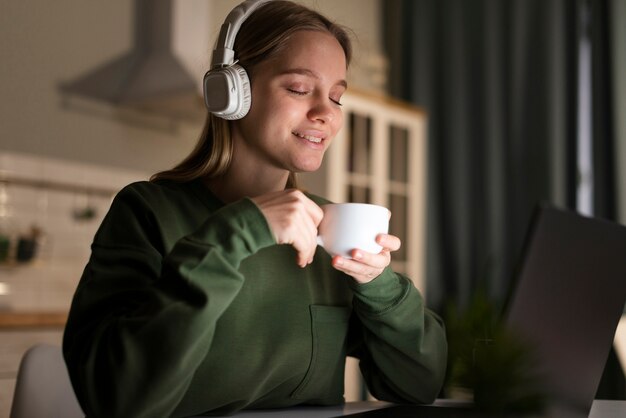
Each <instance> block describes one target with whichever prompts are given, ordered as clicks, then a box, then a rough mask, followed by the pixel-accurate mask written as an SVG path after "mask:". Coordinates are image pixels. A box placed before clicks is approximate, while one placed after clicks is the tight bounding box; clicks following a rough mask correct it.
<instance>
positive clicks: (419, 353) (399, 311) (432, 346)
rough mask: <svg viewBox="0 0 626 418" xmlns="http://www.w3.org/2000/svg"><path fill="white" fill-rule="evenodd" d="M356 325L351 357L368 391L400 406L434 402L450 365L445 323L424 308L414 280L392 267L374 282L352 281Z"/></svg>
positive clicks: (378, 397)
mask: <svg viewBox="0 0 626 418" xmlns="http://www.w3.org/2000/svg"><path fill="white" fill-rule="evenodd" d="M350 286H351V287H352V290H353V292H354V301H353V307H354V310H355V312H356V317H357V319H356V321H357V322H358V323H359V325H360V326H356V327H354V330H353V332H355V333H356V335H354V337H353V347H352V350H353V351H352V353H351V355H354V356H356V357H358V358H359V359H360V368H361V372H362V374H363V377H364V379H365V381H366V383H367V385H368V389H369V391H370V392H371V393H372V395H374V396H375V397H376V398H377V399H380V400H384V401H389V402H398V403H407V402H408V403H432V402H433V401H434V400H435V398H436V397H437V395H438V394H439V391H440V390H441V387H442V385H443V380H444V376H445V369H446V362H447V341H446V335H445V328H444V325H443V321H442V320H441V318H439V317H438V316H437V315H436V314H435V313H433V312H431V311H429V310H428V309H426V308H425V307H424V300H423V298H422V296H421V294H420V293H419V291H418V290H417V289H416V288H415V286H414V285H413V283H412V282H411V280H409V279H408V278H406V277H404V276H402V275H400V274H396V273H394V272H393V271H392V270H391V269H389V268H387V269H386V270H385V271H384V272H383V273H382V274H381V275H380V276H379V277H377V278H376V279H375V280H373V281H371V282H369V283H366V284H358V283H357V282H355V281H352V282H351V284H350Z"/></svg>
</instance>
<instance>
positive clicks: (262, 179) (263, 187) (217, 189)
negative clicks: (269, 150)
mask: <svg viewBox="0 0 626 418" xmlns="http://www.w3.org/2000/svg"><path fill="white" fill-rule="evenodd" d="M288 177H289V172H278V173H268V172H267V171H264V172H263V173H255V172H254V171H252V170H250V171H248V172H242V171H241V170H233V169H232V168H231V169H229V170H228V171H227V172H226V173H225V174H224V175H223V176H221V177H216V178H210V179H206V180H205V184H206V185H207V187H208V188H209V189H210V190H211V192H212V193H213V194H214V195H215V196H217V197H218V198H219V199H220V200H221V201H222V202H224V203H232V202H235V201H237V200H239V199H242V198H244V197H255V196H260V195H262V194H266V193H271V192H276V191H280V190H284V189H285V187H286V185H287V179H288Z"/></svg>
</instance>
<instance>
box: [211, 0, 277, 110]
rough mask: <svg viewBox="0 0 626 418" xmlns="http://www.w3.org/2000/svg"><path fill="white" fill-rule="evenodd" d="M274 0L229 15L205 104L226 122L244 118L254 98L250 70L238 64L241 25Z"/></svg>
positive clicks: (250, 2)
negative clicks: (261, 7)
mask: <svg viewBox="0 0 626 418" xmlns="http://www.w3.org/2000/svg"><path fill="white" fill-rule="evenodd" d="M268 1H270V0H246V1H244V2H243V3H241V4H240V5H239V6H237V7H235V8H234V9H233V10H232V11H231V12H230V13H229V14H228V16H226V20H225V21H224V24H223V25H222V28H221V30H220V35H219V38H218V41H217V47H216V48H215V50H214V51H213V56H212V58H211V69H210V70H209V71H207V73H206V74H205V75H204V83H203V85H204V103H205V104H206V107H207V109H209V112H211V113H213V114H214V115H215V116H217V117H220V118H222V119H229V120H234V119H241V118H243V117H244V116H245V115H246V114H247V113H248V110H250V104H251V102H252V97H251V96H252V95H251V92H250V79H249V78H248V74H247V73H246V70H245V69H244V68H243V67H242V66H240V65H237V61H235V60H234V58H235V51H234V50H233V47H234V45H235V37H236V36H237V32H239V28H240V27H241V24H242V23H243V22H244V21H245V20H246V19H247V18H248V17H249V16H250V15H251V14H252V12H253V11H254V10H256V9H257V8H258V7H259V6H260V5H262V4H263V3H267V2H268Z"/></svg>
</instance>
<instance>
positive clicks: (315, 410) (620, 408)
mask: <svg viewBox="0 0 626 418" xmlns="http://www.w3.org/2000/svg"><path fill="white" fill-rule="evenodd" d="M435 404H439V405H442V407H443V406H445V405H446V404H447V402H445V401H443V400H441V401H437V402H435ZM390 405H391V404H390V403H387V402H378V401H371V402H349V403H347V404H345V405H340V406H329V407H305V406H302V407H295V408H286V409H269V410H257V411H242V412H240V413H238V414H235V415H231V417H234V418H330V417H337V416H342V415H350V414H356V413H359V412H365V411H371V410H374V409H380V408H384V407H386V406H390ZM617 417H626V401H604V400H596V401H594V402H593V406H592V407H591V413H590V414H589V418H617Z"/></svg>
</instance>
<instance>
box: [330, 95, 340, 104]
mask: <svg viewBox="0 0 626 418" xmlns="http://www.w3.org/2000/svg"><path fill="white" fill-rule="evenodd" d="M330 101H331V102H333V103H334V104H336V105H337V106H343V104H342V103H341V102H340V101H339V100H335V99H333V98H332V97H331V98H330Z"/></svg>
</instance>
